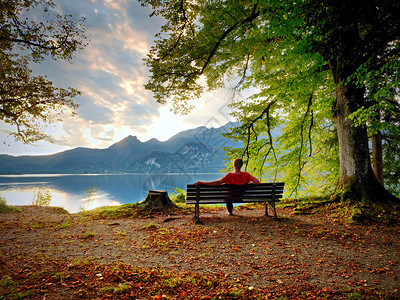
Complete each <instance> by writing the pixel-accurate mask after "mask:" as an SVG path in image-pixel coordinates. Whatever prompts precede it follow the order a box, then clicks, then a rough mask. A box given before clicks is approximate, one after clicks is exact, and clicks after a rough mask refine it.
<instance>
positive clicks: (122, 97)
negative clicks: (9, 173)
mask: <svg viewBox="0 0 400 300" xmlns="http://www.w3.org/2000/svg"><path fill="white" fill-rule="evenodd" d="M56 3H57V4H58V6H57V8H56V9H57V11H58V12H59V13H60V14H71V15H73V16H74V17H75V18H76V19H77V20H78V19H79V18H80V17H85V18H86V22H85V24H86V26H87V33H88V35H89V45H88V46H87V47H86V48H85V49H84V50H83V52H80V53H76V55H75V57H74V60H73V63H72V64H71V63H69V62H64V61H53V60H51V59H47V60H45V61H44V62H42V63H40V64H32V66H31V67H32V69H33V70H34V72H35V73H36V74H40V75H47V77H48V79H50V80H51V81H53V82H54V84H55V86H59V87H63V88H67V87H74V88H76V89H78V90H80V91H81V92H82V95H80V96H77V97H76V99H75V101H76V103H77V104H79V108H78V109H77V110H76V113H77V114H76V115H75V116H71V115H70V114H65V115H64V116H63V121H62V122H61V123H60V124H57V126H56V127H55V128H53V129H49V131H48V132H50V133H51V134H53V135H54V139H55V142H56V145H58V146H57V147H55V148H54V149H60V147H61V148H62V149H65V148H66V147H69V148H74V147H98V148H105V147H108V146H110V145H111V144H112V143H115V142H117V141H119V140H121V139H123V138H125V137H126V136H128V135H137V136H138V137H139V138H140V139H141V140H146V139H149V138H152V137H156V138H158V139H160V140H165V139H167V138H169V137H170V136H172V135H173V134H176V133H177V132H179V131H182V130H185V129H188V128H194V127H196V126H202V125H207V126H210V127H211V126H213V127H217V126H220V125H223V124H225V123H226V122H227V121H229V118H228V116H227V114H228V112H227V111H224V109H225V110H226V104H227V99H226V95H224V94H223V93H214V94H205V95H204V96H203V97H202V98H201V99H198V100H196V101H195V103H196V109H195V110H194V111H193V113H192V114H191V115H189V116H176V115H173V114H172V113H170V112H169V108H170V107H169V105H161V104H158V103H156V101H155V100H154V99H153V97H152V94H151V92H149V91H147V90H145V89H144V84H145V83H146V82H147V80H148V70H147V68H146V67H145V66H144V63H143V58H145V56H146V54H147V53H148V52H149V50H150V48H151V45H153V44H154V41H153V40H154V36H155V34H156V33H157V32H159V30H160V27H161V25H162V23H163V20H162V19H161V18H160V17H152V18H149V15H150V13H151V11H150V9H149V8H146V7H142V6H140V4H139V3H138V2H137V1H130V0H129V1H128V0H91V1H82V0H56ZM0 134H1V135H3V133H0ZM42 144H43V143H40V145H42ZM44 148H45V149H46V153H48V151H49V150H48V149H50V148H51V147H50V148H49V147H44ZM21 149H24V151H25V150H26V149H27V148H26V147H22V148H21ZM12 151H14V150H12ZM0 152H2V149H0ZM5 152H8V153H10V151H5ZM16 152H18V151H16ZM38 152H40V151H38Z"/></svg>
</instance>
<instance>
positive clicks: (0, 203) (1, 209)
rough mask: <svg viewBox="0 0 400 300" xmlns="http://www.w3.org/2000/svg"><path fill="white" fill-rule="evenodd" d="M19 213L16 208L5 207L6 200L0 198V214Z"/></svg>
mask: <svg viewBox="0 0 400 300" xmlns="http://www.w3.org/2000/svg"><path fill="white" fill-rule="evenodd" d="M20 211H21V210H20V209H19V208H17V207H13V206H10V205H7V201H6V199H5V198H4V197H3V196H0V213H5V214H13V213H16V212H20Z"/></svg>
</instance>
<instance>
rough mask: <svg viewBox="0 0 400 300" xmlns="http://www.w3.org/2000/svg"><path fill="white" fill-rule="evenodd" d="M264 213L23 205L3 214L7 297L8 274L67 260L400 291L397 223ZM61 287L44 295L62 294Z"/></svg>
mask: <svg viewBox="0 0 400 300" xmlns="http://www.w3.org/2000/svg"><path fill="white" fill-rule="evenodd" d="M263 213H264V208H263V207H262V206H255V207H247V208H245V207H243V208H242V207H240V208H235V211H234V215H233V216H229V215H227V214H226V211H225V209H224V208H213V209H207V208H201V213H200V217H201V220H202V222H203V224H202V225H197V224H195V222H194V219H193V214H192V213H191V212H183V211H182V212H181V213H179V212H178V213H175V214H174V215H169V216H166V215H162V214H158V215H156V216H153V217H151V218H149V217H146V218H144V217H143V218H118V219H90V218H87V217H85V216H84V215H81V214H68V213H65V212H64V213H63V211H62V210H61V209H56V208H48V207H32V206H24V207H21V212H19V213H13V214H4V213H3V214H0V254H1V259H0V268H1V269H2V271H0V276H1V277H2V285H3V293H4V294H3V297H4V298H5V299H7V294H5V292H4V291H8V293H9V292H10V290H9V289H8V290H7V288H5V287H4V286H6V285H7V284H6V283H5V282H6V281H7V280H6V279H8V280H12V279H14V283H15V280H16V279H15V278H17V277H18V276H20V275H19V273H18V274H15V273H13V272H20V273H21V272H24V273H29V272H31V273H34V271H35V270H32V269H31V268H32V266H33V265H35V268H37V265H39V262H40V265H43V264H46V261H48V262H49V264H50V262H53V261H63V262H66V264H67V265H71V264H73V263H74V262H75V263H77V262H90V263H94V264H95V265H96V266H100V265H104V264H106V265H110V264H111V265H113V264H116V263H123V264H128V265H132V266H135V267H144V268H152V269H154V268H155V269H161V270H166V271H173V272H177V273H185V272H194V273H198V274H207V275H210V276H217V277H219V278H224V279H226V280H227V281H229V282H230V283H232V284H234V285H235V284H236V285H237V284H240V285H241V286H246V287H248V288H250V289H251V290H252V289H255V290H257V289H258V290H260V289H263V290H269V291H275V292H276V291H279V290H283V289H285V290H288V289H289V290H290V289H299V288H300V289H303V290H304V291H306V290H307V289H313V290H321V291H335V290H336V291H337V290H342V291H343V290H346V289H347V290H350V291H351V290H353V289H354V288H357V289H358V290H360V289H370V290H375V291H378V292H379V291H382V292H387V291H390V293H391V295H392V297H396V295H398V296H399V298H400V292H399V288H400V277H399V275H400V239H399V237H400V235H399V233H400V226H399V225H398V224H397V225H391V226H387V225H385V226H384V225H371V224H364V225H355V224H348V223H345V222H341V221H338V220H335V219H332V218H325V217H324V215H323V214H322V215H321V214H315V215H314V214H310V215H296V214H293V213H292V211H291V210H290V209H283V208H278V216H279V220H278V221H274V220H273V218H272V217H265V216H264V215H263ZM34 262H36V263H34ZM30 266H31V268H30ZM99 277H101V275H99ZM100 279H101V278H100ZM42 280H44V279H42ZM16 290H18V288H16ZM56 294H57V293H55V294H54V293H52V295H53V297H49V296H47V298H46V299H51V298H53V299H57V296H56ZM34 295H36V294H35V293H34ZM393 295H395V296H393ZM163 296H165V295H163ZM1 297H2V296H1V295H0V299H1ZM60 298H62V297H61V296H60ZM194 298H195V297H194ZM267 298H268V297H267V296H266V299H267ZM204 299H205V298H204ZM393 299H394V298H393Z"/></svg>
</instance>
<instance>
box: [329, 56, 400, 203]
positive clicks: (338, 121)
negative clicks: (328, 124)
mask: <svg viewBox="0 0 400 300" xmlns="http://www.w3.org/2000/svg"><path fill="white" fill-rule="evenodd" d="M340 66H341V63H340V62H339V63H337V64H335V65H332V64H331V70H332V72H333V77H334V82H335V103H334V116H333V121H334V122H335V125H336V128H337V132H338V139H339V161H340V180H339V185H340V186H339V187H340V189H341V190H342V191H343V192H344V197H350V198H354V199H356V200H363V201H372V202H386V201H388V200H395V199H397V198H396V197H394V196H393V195H391V194H390V193H389V192H388V191H386V189H385V188H384V187H383V186H382V185H381V184H380V183H379V181H378V180H377V178H376V177H375V174H374V172H373V170H372V167H371V160H370V154H369V147H368V135H367V128H366V126H362V125H361V126H354V124H353V121H352V120H350V119H349V118H348V117H349V115H350V114H351V113H353V112H355V111H356V110H358V109H359V108H360V107H361V106H362V105H363V104H364V100H363V99H364V91H363V90H362V89H360V88H357V87H356V86H354V85H352V84H351V83H350V84H346V85H344V84H343V83H342V82H343V79H344V78H345V76H343V70H342V69H341V67H340Z"/></svg>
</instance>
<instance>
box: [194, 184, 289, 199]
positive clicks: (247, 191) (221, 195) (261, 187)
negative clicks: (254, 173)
mask: <svg viewBox="0 0 400 300" xmlns="http://www.w3.org/2000/svg"><path fill="white" fill-rule="evenodd" d="M284 185H285V183H284V182H275V183H260V184H257V185H254V184H245V185H230V184H223V185H219V186H206V185H201V186H196V185H193V184H189V185H188V186H187V193H186V204H195V203H196V202H197V199H198V201H199V203H204V204H207V203H209V204H212V203H225V201H226V200H229V201H231V202H234V203H235V202H236V203H242V202H269V201H273V199H274V200H275V201H276V202H278V201H279V199H280V198H282V194H283V188H284Z"/></svg>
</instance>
